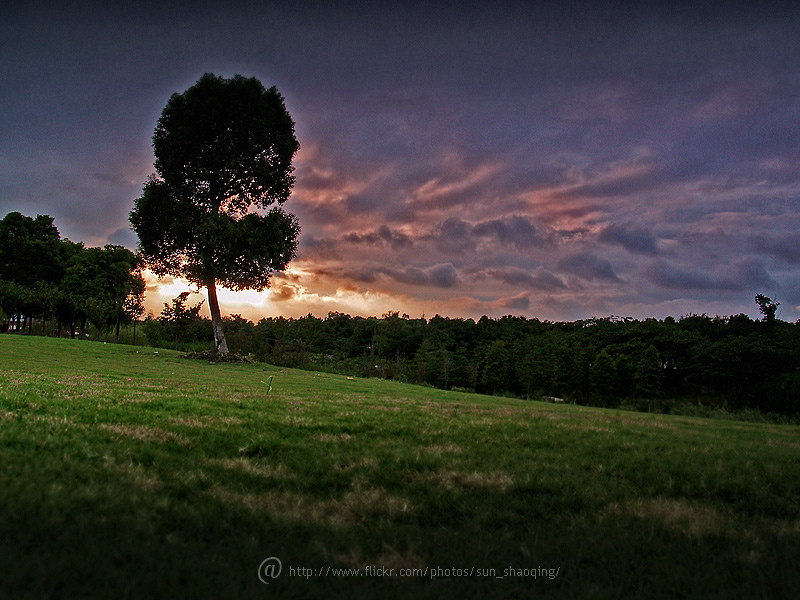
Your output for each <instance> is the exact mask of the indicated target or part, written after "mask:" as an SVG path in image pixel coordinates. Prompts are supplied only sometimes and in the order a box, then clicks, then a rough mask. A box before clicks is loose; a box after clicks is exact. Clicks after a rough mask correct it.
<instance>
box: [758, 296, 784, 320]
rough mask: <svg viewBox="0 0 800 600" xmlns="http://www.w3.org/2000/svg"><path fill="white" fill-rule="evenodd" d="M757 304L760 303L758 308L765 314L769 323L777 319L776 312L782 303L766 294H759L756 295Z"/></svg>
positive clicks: (765, 318)
mask: <svg viewBox="0 0 800 600" xmlns="http://www.w3.org/2000/svg"><path fill="white" fill-rule="evenodd" d="M756 304H758V310H759V311H760V312H761V314H762V315H764V321H766V322H767V323H772V322H774V321H775V313H777V312H778V307H779V306H780V305H781V303H780V302H775V301H774V300H773V299H772V298H770V297H769V296H765V295H764V294H758V295H757V296H756Z"/></svg>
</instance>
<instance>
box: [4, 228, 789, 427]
mask: <svg viewBox="0 0 800 600" xmlns="http://www.w3.org/2000/svg"><path fill="white" fill-rule="evenodd" d="M141 268H142V264H141V260H140V258H139V257H138V256H136V255H135V254H134V253H132V252H130V251H129V250H126V249H125V248H122V247H120V246H113V245H107V246H105V247H103V248H87V247H84V245H83V244H81V243H74V242H71V241H69V240H66V239H63V240H62V239H61V238H60V236H59V233H58V230H57V229H56V228H55V227H54V226H53V222H52V218H51V217H47V216H42V215H39V216H37V217H36V218H35V219H33V218H30V217H25V216H23V215H21V214H20V213H9V214H8V215H6V217H5V218H4V219H2V220H0V318H1V319H2V326H1V327H2V331H4V332H10V333H18V334H31V333H35V334H41V335H52V336H68V337H80V338H81V339H85V338H87V337H89V335H90V331H91V335H92V336H94V335H96V337H97V339H103V336H104V335H106V334H108V333H109V332H111V331H113V332H114V340H115V341H127V342H133V343H137V342H138V343H146V344H149V345H152V346H157V347H174V348H176V349H182V350H206V349H210V348H212V347H213V335H212V328H211V322H210V320H208V319H206V318H204V317H202V316H201V315H200V310H201V303H198V304H195V305H194V306H188V300H189V297H190V294H189V292H185V293H182V294H180V295H179V296H178V297H176V298H174V299H173V301H172V302H171V303H169V304H165V305H164V308H163V310H162V311H161V313H160V314H159V315H153V314H150V315H148V316H147V317H146V318H145V319H143V320H142V316H143V313H144V308H143V298H144V281H143V279H142V276H141ZM756 303H757V304H758V306H759V309H760V310H761V313H762V315H763V319H761V320H753V319H751V318H750V317H748V316H747V315H744V314H739V315H734V316H727V317H719V316H714V317H711V316H708V315H693V314H692V315H686V316H683V317H681V318H679V319H674V318H671V317H668V318H666V319H664V320H656V319H646V320H643V321H640V320H635V319H631V318H627V317H624V318H623V317H614V316H612V317H606V318H592V319H587V320H580V321H574V322H549V321H540V320H539V319H526V318H524V317H512V316H506V317H502V318H500V319H491V318H488V317H482V318H481V319H479V320H478V321H474V320H472V319H454V318H447V317H442V316H438V315H437V316H435V317H433V318H430V319H426V318H419V319H412V318H409V317H408V316H407V315H400V314H398V313H387V314H385V315H383V316H382V317H381V318H376V317H369V318H364V317H352V316H349V315H346V314H341V313H329V314H328V315H327V316H326V317H325V318H318V317H315V316H313V315H310V314H309V315H308V316H306V317H302V318H299V319H287V318H283V317H273V318H264V319H261V320H260V321H259V322H258V323H252V322H251V321H248V320H246V319H243V318H242V317H241V316H239V315H233V316H231V317H226V318H225V319H224V327H225V331H226V335H227V338H228V345H229V347H230V350H231V351H232V352H235V353H238V354H241V355H245V356H247V355H250V356H252V357H253V358H254V359H257V360H259V361H263V362H267V363H271V364H274V365H279V366H286V367H298V368H303V369H316V370H324V371H329V372H338V373H342V374H348V375H353V376H362V377H383V378H388V379H394V380H398V381H405V382H411V383H417V384H422V385H430V386H435V387H439V388H444V389H450V390H474V391H477V392H482V393H486V394H497V395H508V396H515V397H520V398H542V397H547V398H550V399H559V400H560V399H563V400H566V401H569V402H576V403H579V404H587V405H596V406H606V407H616V406H620V405H624V406H629V407H635V408H638V409H640V410H651V411H653V410H657V411H661V412H666V411H669V410H671V407H679V406H680V407H682V408H684V409H685V408H686V407H687V406H695V407H712V406H717V407H724V408H725V409H728V410H743V409H744V410H746V409H754V410H758V411H760V412H762V413H774V414H776V415H782V416H783V417H794V418H795V419H797V418H798V417H800V322H798V323H794V324H792V323H787V322H784V321H781V320H779V319H777V318H776V309H777V306H778V304H777V303H776V302H774V301H773V300H772V299H770V298H767V297H765V296H762V295H759V296H757V297H756ZM137 325H138V331H139V335H138V339H137ZM90 326H91V327H90ZM131 330H132V332H133V335H132V336H131V335H130V332H131ZM121 331H122V337H121V335H120V332H121Z"/></svg>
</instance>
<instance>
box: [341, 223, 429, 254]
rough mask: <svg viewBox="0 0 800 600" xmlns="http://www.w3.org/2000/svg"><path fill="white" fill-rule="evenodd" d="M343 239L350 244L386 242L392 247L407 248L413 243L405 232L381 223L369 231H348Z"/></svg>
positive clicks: (377, 244)
mask: <svg viewBox="0 0 800 600" xmlns="http://www.w3.org/2000/svg"><path fill="white" fill-rule="evenodd" d="M343 240H344V241H346V242H348V243H351V244H367V245H370V246H384V245H387V244H388V245H389V246H391V247H392V248H394V249H399V248H409V247H411V246H412V245H413V240H412V239H411V237H409V236H408V235H407V234H405V233H403V232H402V231H397V230H393V229H390V228H389V227H387V226H386V225H381V226H380V227H379V228H378V229H376V230H375V231H371V232H369V233H364V234H360V233H348V234H347V235H345V236H344V238H343Z"/></svg>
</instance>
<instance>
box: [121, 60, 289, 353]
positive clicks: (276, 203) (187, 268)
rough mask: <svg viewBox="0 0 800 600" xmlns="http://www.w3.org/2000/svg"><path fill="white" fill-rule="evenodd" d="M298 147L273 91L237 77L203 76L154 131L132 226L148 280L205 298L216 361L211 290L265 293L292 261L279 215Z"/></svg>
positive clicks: (218, 324)
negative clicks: (174, 281)
mask: <svg viewBox="0 0 800 600" xmlns="http://www.w3.org/2000/svg"><path fill="white" fill-rule="evenodd" d="M299 147H300V145H299V144H298V142H297V139H296V138H295V134H294V122H293V121H292V119H291V117H290V115H289V113H288V111H287V110H286V107H285V105H284V101H283V97H282V96H281V95H280V93H278V90H277V89H276V88H275V87H271V88H269V89H265V88H264V86H263V85H262V84H261V83H260V82H259V81H258V80H257V79H255V78H245V77H242V76H241V75H236V76H235V77H233V78H232V79H224V78H222V77H218V76H215V75H212V74H210V73H207V74H205V75H203V77H201V78H200V80H199V81H198V82H197V83H196V84H195V85H194V86H192V87H190V88H189V89H188V90H186V91H185V92H184V93H183V94H173V95H172V97H171V98H170V99H169V101H168V102H167V105H166V107H165V108H164V110H163V112H162V114H161V118H160V119H159V120H158V123H157V125H156V129H155V133H154V135H153V151H154V154H155V157H156V160H155V165H154V166H155V169H156V173H155V174H154V175H152V176H151V177H149V178H148V180H147V182H146V183H145V185H144V189H143V192H142V196H141V197H140V198H138V199H137V200H136V202H135V206H134V209H133V211H132V212H131V215H130V222H131V226H132V228H133V230H134V231H135V232H136V233H137V235H138V236H139V248H140V250H141V253H142V255H143V256H144V258H145V259H146V261H147V264H148V266H149V267H150V268H151V269H152V270H153V272H155V273H156V274H157V275H167V274H169V275H173V276H177V277H184V278H186V279H188V280H189V281H191V282H193V283H196V284H198V285H200V286H205V287H206V288H207V289H208V296H209V298H208V300H209V309H210V311H211V317H212V325H213V328H214V339H215V345H216V348H217V351H219V352H227V351H228V348H227V342H226V340H225V334H224V332H223V329H222V318H221V314H220V309H219V302H218V301H217V294H216V285H217V284H218V283H219V284H221V285H223V286H225V287H227V288H230V289H233V290H243V289H256V290H263V289H264V288H265V287H267V286H268V285H269V281H270V277H271V276H272V274H273V273H274V271H277V270H282V269H284V268H286V265H287V264H288V263H289V261H291V260H292V258H294V256H295V252H296V250H297V236H298V234H299V232H300V227H299V224H298V222H297V219H296V217H294V215H291V214H289V213H286V212H284V211H283V210H282V208H281V205H282V204H283V203H284V202H285V201H286V200H287V199H288V198H289V194H290V192H291V189H292V186H293V185H294V176H293V175H292V173H293V170H294V167H293V166H292V159H293V158H294V155H295V153H296V152H297V150H298V149H299Z"/></svg>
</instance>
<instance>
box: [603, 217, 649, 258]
mask: <svg viewBox="0 0 800 600" xmlns="http://www.w3.org/2000/svg"><path fill="white" fill-rule="evenodd" d="M597 239H598V240H600V241H601V242H603V243H605V244H619V245H620V246H622V247H624V248H625V249H626V250H628V251H630V252H635V253H640V254H658V246H657V245H656V239H655V237H653V233H652V232H651V231H650V230H649V229H648V228H646V227H637V226H636V225H632V224H631V223H625V224H618V223H612V224H610V225H608V226H606V227H604V228H603V229H602V230H601V231H600V234H599V235H598V237H597Z"/></svg>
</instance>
